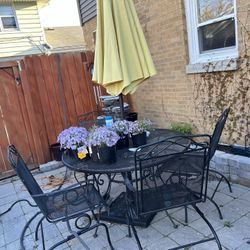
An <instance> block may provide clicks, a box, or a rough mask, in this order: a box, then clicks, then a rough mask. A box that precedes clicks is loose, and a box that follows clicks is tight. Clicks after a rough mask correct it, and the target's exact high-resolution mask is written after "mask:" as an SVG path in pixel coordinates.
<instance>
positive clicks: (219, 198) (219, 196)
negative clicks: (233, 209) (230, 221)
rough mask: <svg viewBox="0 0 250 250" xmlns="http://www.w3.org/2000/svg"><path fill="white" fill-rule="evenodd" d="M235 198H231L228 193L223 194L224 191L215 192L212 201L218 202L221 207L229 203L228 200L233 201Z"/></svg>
mask: <svg viewBox="0 0 250 250" xmlns="http://www.w3.org/2000/svg"><path fill="white" fill-rule="evenodd" d="M234 199H235V198H233V197H232V196H230V195H227V194H224V193H216V194H215V196H214V201H215V202H216V203H217V204H218V206H219V207H222V206H224V205H226V204H227V203H229V202H230V201H233V200H234Z"/></svg>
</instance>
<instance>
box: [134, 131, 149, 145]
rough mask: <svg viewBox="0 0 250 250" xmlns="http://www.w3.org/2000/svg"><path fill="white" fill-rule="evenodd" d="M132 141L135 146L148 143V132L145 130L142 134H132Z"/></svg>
mask: <svg viewBox="0 0 250 250" xmlns="http://www.w3.org/2000/svg"><path fill="white" fill-rule="evenodd" d="M132 142H133V146H134V147H135V148H137V147H140V146H142V145H145V144H147V134H146V132H143V133H141V134H137V135H132Z"/></svg>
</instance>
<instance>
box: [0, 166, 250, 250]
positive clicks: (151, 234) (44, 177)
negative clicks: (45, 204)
mask: <svg viewBox="0 0 250 250" xmlns="http://www.w3.org/2000/svg"><path fill="white" fill-rule="evenodd" d="M57 171H59V169H58V170H55V171H53V172H52V173H53V175H55V176H56V177H58V176H60V177H63V176H64V171H65V168H64V170H61V171H59V175H57ZM51 175H52V174H51V172H48V173H42V174H40V173H39V172H36V173H35V178H37V179H39V181H40V182H41V183H42V185H44V187H45V188H46V190H47V191H49V190H51V189H52V188H53V189H54V188H55V187H52V186H50V185H47V184H48V183H49V180H48V177H49V176H51ZM79 176H80V175H79ZM80 178H82V177H80ZM72 183H74V179H73V177H72V176H71V179H70V181H68V182H67V183H66V185H71V184H72ZM215 184H216V183H215V182H214V183H212V184H211V186H210V187H212V186H213V185H215ZM5 185H6V186H7V188H6V187H5ZM8 188H9V193H8V195H5V194H4V195H3V194H2V193H3V190H5V191H6V189H8ZM232 188H233V193H230V192H229V190H228V187H227V185H226V184H225V183H223V185H222V186H221V187H220V192H218V193H217V194H216V195H215V199H216V201H217V202H218V203H219V204H223V207H221V211H222V214H223V216H224V220H220V219H219V217H218V213H217V211H216V210H215V207H214V206H213V204H211V202H209V201H207V202H206V203H205V204H199V207H200V208H201V210H202V211H203V212H204V213H205V214H206V217H207V218H208V219H209V221H210V222H211V224H212V225H213V226H214V228H215V230H216V231H217V233H218V236H219V238H220V240H221V242H222V245H223V250H224V249H227V250H236V249H237V250H246V249H250V245H249V244H247V241H248V240H249V238H250V235H249V234H250V189H249V188H247V187H243V186H241V185H238V184H233V186H232ZM211 190H212V189H211ZM120 191H124V187H123V185H120V184H115V185H113V189H112V195H114V196H115V195H117V193H119V192H120ZM7 192H8V191H7ZM0 194H2V196H1V197H2V198H0V213H1V212H3V211H4V210H5V209H7V208H8V207H9V206H10V205H11V204H12V202H14V201H15V200H16V199H17V198H28V199H29V200H30V201H31V202H32V203H33V204H34V202H33V201H32V199H31V197H30V195H29V193H28V192H27V191H25V188H24V186H23V185H22V183H21V182H20V180H19V179H18V178H16V177H14V178H10V179H7V180H4V181H1V182H0ZM232 194H233V195H232ZM234 197H235V199H234ZM36 211H37V209H36V208H30V207H29V206H28V205H27V204H26V203H20V204H17V205H16V206H15V207H14V208H13V209H12V210H11V212H9V213H8V214H6V215H4V216H2V217H0V250H3V249H4V250H6V249H8V250H9V249H11V250H18V249H19V237H20V234H21V231H22V229H23V225H24V223H26V221H27V220H28V219H29V218H31V217H32V216H33V215H34V214H35V212H36ZM169 213H170V214H171V215H172V216H173V218H174V219H176V220H178V221H180V222H181V223H184V215H185V213H184V209H173V210H169ZM188 216H189V225H188V226H183V225H179V228H178V229H174V228H173V226H172V224H171V222H170V221H169V219H168V218H167V217H166V214H165V212H160V213H158V214H157V215H156V216H155V218H154V220H153V221H152V222H151V225H150V226H149V227H148V228H146V229H143V228H139V227H138V228H137V230H138V235H139V237H140V239H141V242H142V245H143V247H144V249H145V250H155V249H157V250H158V249H159V250H160V249H166V248H164V247H165V246H168V247H174V246H176V245H177V243H178V244H184V243H189V242H190V241H192V240H198V239H199V238H203V237H204V235H206V236H207V235H210V230H209V229H208V227H207V226H206V225H205V224H204V223H203V220H202V219H201V218H200V217H199V215H198V214H197V213H195V211H194V210H193V209H188ZM225 222H230V223H231V224H232V227H230V228H228V227H225V226H224V223H225ZM105 223H106V222H105ZM106 224H107V225H108V227H109V230H110V234H111V239H112V243H113V245H114V247H115V249H116V250H128V249H129V250H133V249H138V248H137V244H136V242H135V240H134V237H132V238H128V237H126V235H127V233H128V230H127V226H126V225H118V224H110V223H106ZM178 224H180V223H178ZM35 225H36V224H35V222H33V223H32V224H31V225H30V229H29V230H28V231H27V233H26V236H25V245H26V247H27V249H28V250H40V249H41V250H42V244H41V239H39V241H38V242H35V241H34V230H35ZM43 226H44V232H45V240H46V246H47V247H48V246H51V245H52V244H53V243H55V242H57V241H58V240H59V239H62V237H65V236H66V235H67V234H68V232H67V226H66V224H65V223H58V224H57V225H53V224H50V223H48V222H44V224H43ZM9 232H11V234H10V233H9ZM93 233H94V231H91V232H88V233H86V234H83V235H82V238H83V239H84V240H85V242H86V243H87V244H88V245H89V247H90V248H91V249H93V250H102V249H103V250H104V249H105V250H107V249H109V247H108V242H107V240H106V237H105V234H104V230H103V229H101V228H100V230H99V236H98V237H97V238H94V237H93ZM39 236H40V234H39ZM197 236H198V237H197ZM232 239H233V240H232ZM69 243H70V244H67V243H66V244H63V245H62V246H61V247H60V250H66V249H67V250H77V249H82V245H81V244H80V243H79V242H78V241H77V240H76V239H74V240H71V241H70V242H69ZM225 247H226V248H225ZM213 249H217V246H216V244H215V242H208V243H204V244H201V245H197V246H193V247H191V248H189V250H213Z"/></svg>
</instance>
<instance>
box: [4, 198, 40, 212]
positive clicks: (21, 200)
mask: <svg viewBox="0 0 250 250" xmlns="http://www.w3.org/2000/svg"><path fill="white" fill-rule="evenodd" d="M23 201H24V202H27V203H28V204H29V205H30V206H31V207H37V205H33V204H31V203H30V201H29V200H26V199H20V200H17V201H15V202H14V203H13V204H12V205H11V206H10V207H9V208H8V209H7V210H5V211H4V212H3V213H1V214H0V216H2V215H4V214H7V213H8V212H9V211H10V210H11V209H12V208H13V207H14V206H15V205H16V204H17V203H19V202H23Z"/></svg>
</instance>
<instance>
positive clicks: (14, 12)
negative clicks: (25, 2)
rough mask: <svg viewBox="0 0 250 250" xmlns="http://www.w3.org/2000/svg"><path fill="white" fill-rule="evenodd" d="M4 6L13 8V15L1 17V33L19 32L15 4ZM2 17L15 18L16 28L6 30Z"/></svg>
mask: <svg viewBox="0 0 250 250" xmlns="http://www.w3.org/2000/svg"><path fill="white" fill-rule="evenodd" d="M4 6H9V7H11V8H12V10H13V14H12V15H0V33H1V32H12V31H18V30H19V25H18V22H17V16H16V10H15V7H14V5H13V4H6V5H4ZM0 8H1V6H0ZM2 17H14V19H15V23H16V28H8V29H6V28H4V27H3V23H2Z"/></svg>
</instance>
